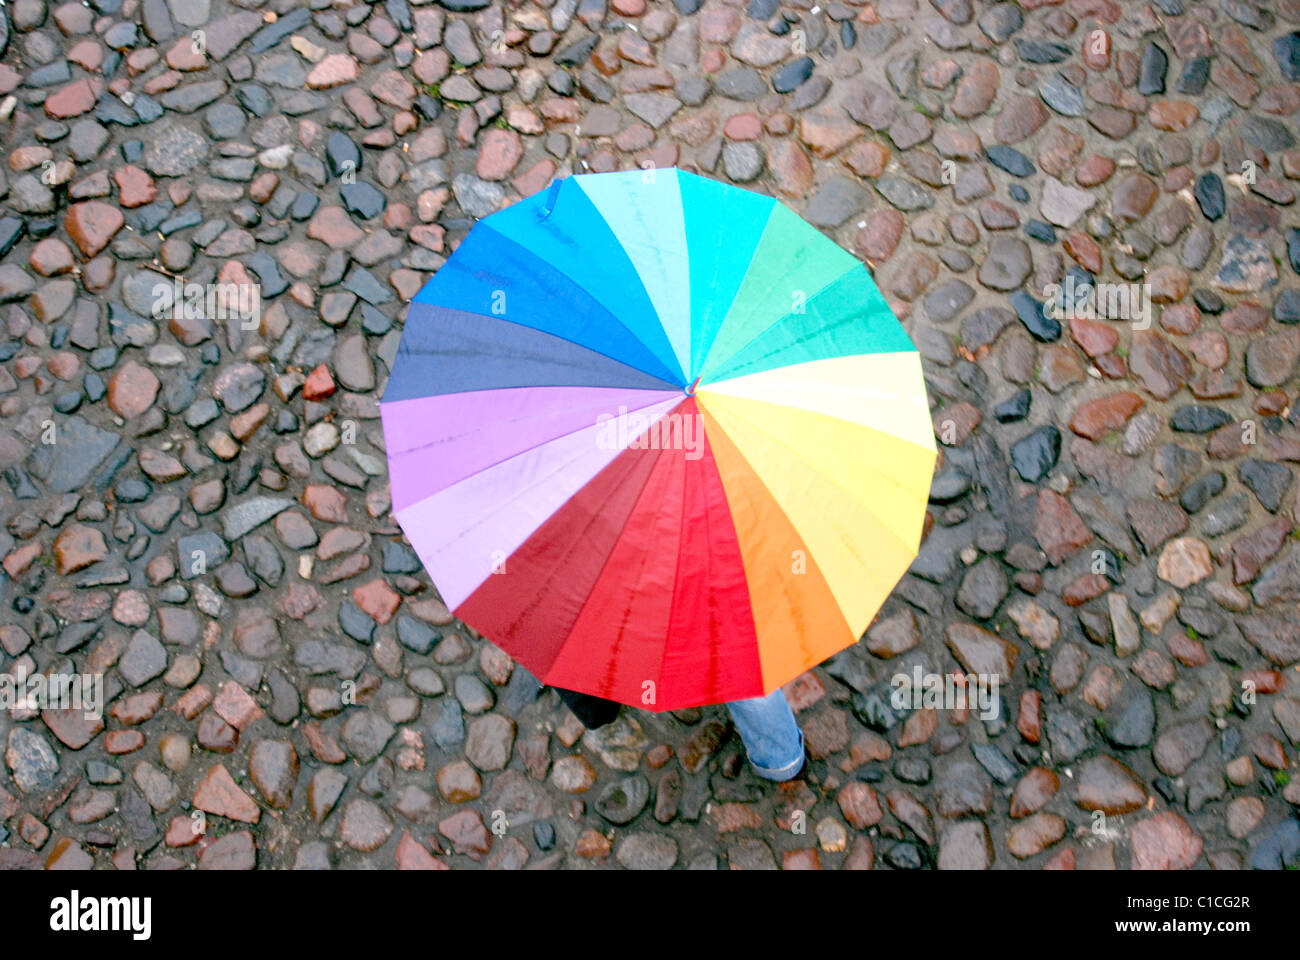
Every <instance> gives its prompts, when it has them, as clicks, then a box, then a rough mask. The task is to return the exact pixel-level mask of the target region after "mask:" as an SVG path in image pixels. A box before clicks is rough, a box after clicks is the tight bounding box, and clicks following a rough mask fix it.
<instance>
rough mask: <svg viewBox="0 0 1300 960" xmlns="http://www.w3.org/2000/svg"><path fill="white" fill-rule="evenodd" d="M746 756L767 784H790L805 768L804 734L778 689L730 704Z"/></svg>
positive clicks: (732, 717) (783, 695)
mask: <svg viewBox="0 0 1300 960" xmlns="http://www.w3.org/2000/svg"><path fill="white" fill-rule="evenodd" d="M727 709H728V710H730V711H731V719H732V720H733V721H735V724H736V730H737V732H739V733H740V739H741V740H743V741H744V743H745V753H747V754H748V755H749V762H750V763H752V764H753V765H754V769H755V771H756V772H757V773H758V775H759V776H760V777H762V778H764V779H765V780H776V781H778V782H780V781H783V780H790V779H793V778H794V777H796V776H798V774H799V771H800V770H801V769H802V768H803V758H804V750H803V731H802V730H800V729H799V724H798V722H797V721H796V720H795V718H794V711H793V710H791V709H790V704H789V703H788V702H787V701H786V699H785V694H784V693H782V692H781V690H780V689H779V688H778V689H776V690H773V691H772V693H771V694H769V695H768V696H766V697H755V698H754V699H752V700H733V701H731V702H730V703H728V704H727Z"/></svg>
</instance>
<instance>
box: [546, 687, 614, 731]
mask: <svg viewBox="0 0 1300 960" xmlns="http://www.w3.org/2000/svg"><path fill="white" fill-rule="evenodd" d="M555 692H556V693H558V694H559V695H560V699H561V700H563V701H564V705H565V706H566V707H568V708H569V709H570V710H572V711H573V715H574V716H575V717H577V718H578V719H579V720H581V721H582V725H583V726H584V727H586V728H587V729H588V730H595V729H597V728H599V727H603V726H605V724H607V723H613V722H614V721H615V720H616V719H617V718H618V712H619V710H620V708H621V707H622V704H620V703H615V702H614V701H613V700H603V699H601V698H600V697H593V696H591V695H590V694H586V693H578V691H576V690H565V689H564V688H563V687H556V688H555Z"/></svg>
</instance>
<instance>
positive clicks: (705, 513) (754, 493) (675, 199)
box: [380, 169, 935, 710]
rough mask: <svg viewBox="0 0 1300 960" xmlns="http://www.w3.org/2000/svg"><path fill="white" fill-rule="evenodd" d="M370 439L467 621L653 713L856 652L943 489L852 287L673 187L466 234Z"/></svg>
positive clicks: (725, 211)
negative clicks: (932, 492)
mask: <svg viewBox="0 0 1300 960" xmlns="http://www.w3.org/2000/svg"><path fill="white" fill-rule="evenodd" d="M380 412H381V415H382V417H383V425H384V435H385V439H386V442H387V447H388V461H389V471H390V478H391V488H392V502H393V512H394V514H395V515H396V517H397V521H398V523H399V524H400V525H401V528H402V530H403V531H404V532H405V533H406V536H407V538H408V539H409V540H410V541H411V545H412V546H413V547H414V549H415V551H416V553H417V554H418V555H419V557H420V559H421V561H423V563H424V566H425V569H426V570H428V572H429V574H430V576H431V577H432V578H433V581H434V583H435V585H436V586H437V588H438V591H439V593H440V594H441V595H442V598H443V600H444V602H445V603H446V604H447V606H448V607H449V608H450V609H451V610H452V611H453V612H454V613H455V615H456V616H457V617H458V618H459V619H460V620H462V621H463V622H464V623H466V624H468V625H469V626H470V627H472V628H473V629H475V630H476V631H478V632H479V633H480V634H482V635H483V636H485V637H487V638H488V639H490V640H492V641H493V642H495V643H496V644H498V645H499V646H501V647H502V648H503V649H505V650H506V651H507V652H508V653H510V654H511V655H513V656H514V657H515V658H516V659H517V660H518V661H519V662H520V663H522V664H523V665H524V666H525V667H526V668H528V669H529V670H530V671H532V672H533V673H534V674H535V675H536V676H537V677H538V678H540V679H541V680H542V681H543V682H544V683H548V684H551V685H554V686H558V687H565V688H568V689H572V690H578V691H581V692H583V693H589V694H592V695H595V696H599V697H605V698H607V699H611V700H617V701H620V702H623V703H629V704H636V705H639V706H645V707H648V708H650V709H654V710H674V709H680V708H683V707H688V706H697V705H701V704H706V703H721V702H725V701H728V700H736V699H742V698H746V697H757V696H763V695H766V694H768V693H770V692H771V691H772V690H774V689H775V688H776V687H778V686H781V685H783V684H785V683H787V682H789V681H790V680H792V679H793V678H794V677H796V676H798V675H799V674H800V673H802V672H803V671H805V670H807V669H809V668H810V667H812V666H813V665H815V664H817V663H820V662H821V661H822V660H825V659H826V658H827V657H829V656H831V655H832V654H834V653H836V652H838V651H839V650H842V649H844V648H845V647H847V646H849V645H851V644H853V643H854V642H856V641H857V640H858V638H859V637H860V636H861V635H862V633H863V631H864V630H865V629H866V628H867V626H868V625H869V624H870V622H871V619H872V617H873V616H874V615H875V613H876V611H877V610H878V609H879V608H880V605H881V604H882V603H883V602H884V600H885V598H886V596H887V595H888V594H889V592H890V590H892V589H893V587H894V585H895V584H896V583H897V582H898V579H899V577H901V576H902V574H903V572H904V571H905V570H906V569H907V568H908V566H909V565H910V563H911V561H912V559H913V558H914V557H915V555H916V551H917V547H918V545H919V541H920V536H921V526H922V521H923V518H924V514H925V507H926V501H927V497H928V492H929V488H930V478H931V474H932V472H933V469H934V461H935V446H934V435H933V430H932V426H931V423H930V415H929V407H928V404H927V401H926V394H925V386H924V382H923V380H922V376H921V362H920V356H919V354H918V353H917V351H916V348H915V347H914V346H913V345H912V343H911V341H910V340H909V339H908V337H907V334H906V333H905V332H904V331H903V328H902V327H901V326H900V325H899V323H898V321H897V320H896V319H895V317H894V315H893V313H892V312H891V311H890V309H889V307H888V305H887V304H886V303H885V301H884V299H883V298H882V297H881V295H880V292H879V291H878V290H877V289H876V286H875V284H874V283H873V282H872V280H871V276H870V275H869V274H868V272H867V269H866V268H865V267H864V266H863V264H862V263H860V262H859V261H858V260H856V259H855V258H854V257H852V256H850V255H849V254H848V253H846V252H844V251H843V250H842V249H840V248H839V247H838V246H836V245H835V244H834V243H833V242H831V241H830V240H828V239H827V238H826V237H825V236H823V235H822V234H821V233H820V232H818V231H817V230H816V229H814V228H813V227H811V226H809V225H808V224H807V223H805V222H804V221H803V220H801V219H800V218H799V217H798V216H796V215H795V214H794V213H792V212H791V211H790V210H789V209H788V208H787V207H785V206H784V205H783V204H781V203H778V202H776V201H775V200H773V199H772V198H771V197H766V196H762V195H760V194H756V193H752V192H750V191H747V190H741V189H738V188H736V187H731V186H727V185H725V184H720V183H716V182H714V181H712V180H707V179H704V178H702V177H698V176H695V175H693V174H689V173H685V172H683V171H679V170H672V169H669V170H657V171H633V172H616V173H603V174H591V175H584V176H576V177H570V178H567V179H563V180H557V181H555V182H553V183H552V184H551V186H550V187H549V189H547V190H546V191H544V192H542V193H539V194H536V195H534V196H533V197H530V198H528V199H525V200H522V201H520V202H519V203H516V204H514V205H513V206H510V207H508V208H506V209H504V210H501V211H498V212H497V213H494V214H492V215H490V216H488V217H485V218H484V219H483V220H481V221H479V222H478V223H477V224H476V225H475V226H474V228H473V229H472V230H471V231H470V232H469V234H468V235H467V236H466V237H465V239H464V240H463V241H462V242H461V244H460V246H459V247H458V248H457V249H456V252H455V254H454V255H453V256H452V257H451V258H450V259H449V260H448V261H447V262H446V264H445V265H444V266H443V267H442V268H441V269H440V270H439V271H438V272H437V274H436V275H435V276H434V277H433V279H432V280H430V281H429V282H428V283H427V284H426V285H425V286H424V288H423V289H422V290H421V291H420V292H419V293H418V294H416V296H415V299H414V300H413V301H412V302H411V305H410V310H409V312H408V314H407V318H406V326H405V330H404V332H403V335H402V342H401V346H400V348H399V350H398V353H397V359H396V361H395V363H394V367H393V372H392V376H391V377H390V378H389V381H388V385H387V387H386V389H385V391H384V397H383V402H382V404H381V406H380Z"/></svg>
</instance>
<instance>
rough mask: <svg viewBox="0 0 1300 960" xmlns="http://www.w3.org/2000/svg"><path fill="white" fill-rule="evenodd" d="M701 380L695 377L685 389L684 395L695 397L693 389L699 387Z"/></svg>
mask: <svg viewBox="0 0 1300 960" xmlns="http://www.w3.org/2000/svg"><path fill="white" fill-rule="evenodd" d="M701 379H702V378H701V377H696V378H695V380H694V381H693V382H692V383H691V385H690V386H689V387H687V388H686V395H687V396H688V397H693V396H695V388H696V387H698V386H699V385H700V380H701Z"/></svg>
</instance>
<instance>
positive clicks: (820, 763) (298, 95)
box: [0, 0, 1300, 869]
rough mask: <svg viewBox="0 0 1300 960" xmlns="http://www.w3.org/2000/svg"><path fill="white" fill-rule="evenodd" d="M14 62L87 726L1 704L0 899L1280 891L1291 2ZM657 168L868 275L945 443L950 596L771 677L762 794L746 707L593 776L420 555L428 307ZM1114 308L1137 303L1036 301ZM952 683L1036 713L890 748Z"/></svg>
mask: <svg viewBox="0 0 1300 960" xmlns="http://www.w3.org/2000/svg"><path fill="white" fill-rule="evenodd" d="M4 18H5V31H4V32H5V36H4V38H3V43H4V53H3V57H2V58H0V98H2V99H3V106H0V118H2V119H3V124H4V129H5V149H6V151H7V154H8V164H7V169H4V170H3V173H2V174H0V201H2V205H3V210H0V251H2V259H0V303H2V304H3V306H0V470H3V474H4V481H5V482H4V483H3V484H0V520H2V521H3V526H2V528H0V557H3V578H2V579H0V596H2V599H3V614H2V615H0V622H2V623H3V625H0V669H3V671H5V672H6V673H9V674H16V673H17V672H18V671H20V670H22V669H26V670H28V671H47V670H51V669H52V670H55V671H57V672H60V673H64V674H67V673H84V674H102V675H104V676H105V678H106V679H105V690H104V693H105V696H106V697H107V698H108V709H107V710H106V712H105V714H104V716H103V718H102V719H87V718H86V716H85V715H84V714H83V713H82V712H79V711H45V712H38V711H36V710H33V709H26V708H19V709H10V710H5V711H2V712H0V744H3V749H4V764H3V766H2V767H0V866H3V867H7V868H23V867H35V868H40V867H47V868H56V867H57V868H67V867H89V866H92V865H93V866H96V867H106V868H112V867H118V868H128V869H129V868H131V867H133V866H134V867H138V868H143V869H176V868H187V867H193V866H196V865H197V866H198V867H200V868H248V867H253V866H257V867H263V868H269V867H301V868H325V867H336V868H356V867H390V866H393V865H396V866H399V867H404V868H434V869H444V868H472V867H490V868H506V867H510V868H517V867H521V866H526V867H528V868H560V867H563V868H575V867H576V868H584V867H610V868H618V867H620V866H621V867H629V868H636V867H647V866H649V867H666V866H670V865H675V866H677V867H691V868H706V869H708V868H715V867H717V868H726V867H731V868H761V867H785V868H809V867H812V868H816V867H818V866H820V867H823V868H854V869H863V868H876V869H915V868H935V867H939V868H951V867H970V868H985V867H987V868H993V869H1070V868H1077V869H1098V868H1120V869H1125V868H1129V867H1135V868H1138V867H1140V868H1152V867H1154V868H1165V867H1173V868H1180V867H1195V868H1207V867H1212V868H1218V869H1225V868H1227V869H1231V868H1239V867H1271V868H1277V867H1280V866H1283V865H1289V866H1292V867H1295V866H1296V865H1297V864H1298V863H1300V821H1298V820H1297V819H1296V807H1297V805H1300V778H1297V777H1296V756H1297V751H1300V692H1298V691H1300V676H1297V670H1298V669H1300V620H1298V619H1297V617H1296V610H1297V602H1298V601H1300V548H1297V546H1296V545H1295V539H1296V533H1297V529H1296V527H1295V518H1294V501H1295V484H1294V483H1293V467H1292V466H1291V464H1293V463H1295V462H1297V461H1300V430H1298V429H1297V426H1298V423H1300V420H1298V418H1300V412H1297V410H1296V409H1295V408H1293V397H1292V395H1293V394H1294V393H1296V391H1297V382H1296V367H1297V358H1298V357H1300V327H1297V326H1296V325H1297V324H1298V323H1300V282H1297V281H1298V278H1297V272H1300V229H1298V227H1297V225H1300V218H1298V217H1297V215H1296V213H1295V203H1294V201H1295V196H1296V188H1297V181H1298V180H1300V149H1297V147H1298V144H1297V138H1296V124H1295V118H1296V115H1297V110H1300V83H1298V81H1300V0H1269V2H1265V3H1252V2H1247V0H1219V2H1206V3H1199V4H1198V3H1194V2H1192V0H1152V2H1151V3H1150V4H1149V5H1148V4H1145V3H1142V2H1138V0H1134V2H1128V3H1122V4H1121V3H1115V2H1111V0H1065V2H1060V0H1057V2H1051V0H1047V2H1044V0H1023V2H1021V3H1020V4H1015V3H996V4H991V3H986V2H983V0H978V2H972V0H879V2H875V3H863V2H854V0H846V2H831V3H829V4H827V5H825V6H813V5H812V2H811V0H798V2H789V3H783V2H782V0H750V2H748V4H745V3H734V2H721V0H707V2H705V3H703V4H701V3H700V0H676V2H675V3H673V4H668V3H662V2H647V0H610V2H609V3H608V4H607V3H606V0H556V2H554V3H553V4H548V3H547V0H530V2H514V0H512V2H509V3H492V4H488V3H487V2H486V0H443V2H441V3H437V4H435V3H417V2H416V0H386V2H383V3H375V4H367V3H363V2H359V0H354V2H347V0H344V2H336V3H333V4H331V3H329V2H328V0H325V2H322V0H314V2H312V3H311V4H310V5H309V6H304V5H302V4H301V3H300V2H299V0H268V2H265V3H258V2H257V0H249V2H247V3H234V4H231V3H227V2H225V0H144V2H139V0H92V2H91V3H90V4H88V5H87V4H82V3H77V2H67V3H63V4H58V3H55V2H51V3H49V4H46V3H43V2H40V0H10V2H9V4H8V6H7V7H6V8H4ZM196 31H197V32H196ZM673 164H676V165H679V166H680V167H682V168H683V169H687V170H694V171H698V172H702V173H706V174H708V175H711V176H714V177H717V178H720V179H723V180H727V181H731V182H736V183H741V184H745V185H747V186H748V187H749V188H751V189H755V190H759V191H763V192H766V193H770V194H773V195H776V196H779V197H780V198H782V199H783V200H785V201H786V202H787V203H789V204H790V205H791V207H792V208H793V209H795V210H796V211H797V212H799V213H800V214H802V215H803V216H804V217H806V218H807V219H808V220H810V221H811V222H812V223H814V224H816V225H817V226H819V227H821V228H823V229H824V230H825V231H826V233H827V234H828V235H829V236H832V237H834V238H835V239H836V240H837V241H839V242H840V243H841V244H842V245H844V246H845V247H846V248H847V249H850V250H852V251H854V252H855V253H856V254H858V255H859V256H860V257H862V258H863V259H864V260H865V261H867V262H868V263H869V264H870V265H871V266H872V268H873V269H874V271H875V275H876V277H877V281H878V283H879V285H880V287H881V289H882V291H883V292H884V293H885V295H886V298H887V299H888V300H889V301H890V303H891V305H892V306H893V307H894V309H895V310H896V312H897V313H898V315H899V316H900V317H901V318H902V319H903V322H904V324H905V325H906V327H907V329H908V331H909V333H911V335H912V336H913V338H914V339H915V341H916V343H917V345H918V346H919V348H920V349H921V351H922V353H923V355H924V358H925V363H926V371H927V379H928V383H929V387H930V390H931V394H932V399H933V401H934V403H935V413H934V419H935V427H936V434H937V435H938V436H939V439H940V440H941V451H942V456H941V459H940V464H939V467H938V469H937V472H936V475H935V480H934V485H933V491H932V496H931V501H932V509H931V511H930V522H928V523H927V528H928V530H927V537H926V539H925V542H924V544H923V547H922V551H921V555H920V557H919V558H918V560H917V561H916V563H915V564H914V566H913V568H912V570H911V572H910V573H909V574H908V575H907V576H905V577H904V580H903V582H902V583H901V584H900V585H899V587H898V589H897V590H896V591H895V593H894V596H893V597H892V598H891V599H890V600H889V602H888V603H887V604H886V606H885V608H884V609H883V610H882V612H881V615H880V617H879V618H878V620H877V621H876V623H875V624H874V625H873V626H872V627H871V629H870V630H869V632H868V635H867V637H866V639H865V640H864V642H863V643H860V644H859V645H858V646H857V647H855V648H853V649H852V650H849V651H847V652H846V653H844V654H841V655H840V656H839V657H837V658H836V659H835V660H833V661H831V662H830V663H828V664H825V665H823V666H821V667H819V668H817V669H816V670H814V671H812V672H811V673H809V674H806V675H805V676H804V677H802V678H800V679H799V680H798V681H796V682H795V683H794V684H792V685H791V687H790V688H789V693H790V696H791V699H792V700H793V702H794V703H795V704H796V706H797V708H798V710H799V716H800V719H801V722H802V724H803V726H804V729H805V731H806V734H807V739H808V744H809V750H810V753H811V756H812V758H813V762H812V763H811V766H810V770H809V772H808V774H807V776H806V777H804V778H803V779H800V780H798V781H796V782H794V783H793V784H789V785H785V786H782V787H777V786H773V785H771V784H767V783H765V782H763V781H760V780H758V779H756V778H755V777H754V776H753V774H752V773H751V772H750V771H749V770H748V769H747V768H746V765H745V763H744V755H743V751H742V749H741V746H740V744H739V743H738V741H737V738H736V737H735V735H734V733H733V732H732V731H731V730H730V728H729V726H728V724H727V721H726V712H725V710H723V709H722V708H717V707H712V708H708V709H704V710H688V711H683V712H679V713H676V714H672V715H652V714H648V713H644V712H639V711H630V710H629V711H625V712H624V716H623V718H622V719H621V720H620V721H619V722H618V723H617V724H616V725H614V726H613V727H610V728H606V729H604V730H602V731H599V732H598V733H586V734H585V735H584V731H583V730H582V728H581V727H580V726H579V725H578V724H577V723H576V721H575V719H574V718H573V717H572V715H570V714H569V713H568V712H567V711H566V710H565V709H564V708H563V707H562V706H561V705H560V703H559V701H558V698H557V696H556V694H555V693H554V691H551V690H549V689H548V690H544V691H541V692H540V694H539V691H538V688H537V686H536V684H535V682H534V681H533V680H532V678H531V677H529V676H528V675H527V674H526V673H525V672H524V671H523V670H522V669H512V663H511V662H510V660H509V658H508V657H506V656H505V655H504V654H503V653H502V652H501V651H499V650H497V649H496V648H494V647H493V646H492V645H491V644H489V643H486V642H484V641H483V640H481V639H480V638H478V637H477V636H476V635H474V634H473V633H472V632H471V631H470V630H468V629H466V628H465V627H464V626H463V625H462V624H459V623H456V622H454V621H453V619H452V617H451V616H450V615H449V614H448V612H447V610H446V608H445V607H444V606H443V605H442V603H441V602H440V601H439V600H438V599H437V597H436V594H435V593H434V591H433V590H432V589H431V586H430V584H429V581H428V578H427V576H426V575H425V574H424V573H423V572H422V570H421V569H420V564H419V562H418V560H417V559H416V557H415V556H414V554H413V553H412V552H411V550H410V549H409V547H407V546H406V545H405V543H404V541H403V539H402V537H401V534H400V532H399V531H398V529H397V527H396V526H395V524H394V521H393V517H392V515H391V513H390V510H389V498H388V493H387V487H386V477H385V471H386V467H385V456H384V446H383V437H382V432H381V429H380V423H379V420H378V418H377V417H378V398H379V397H380V395H381V393H382V390H383V385H384V381H385V378H386V376H387V372H388V368H389V365H390V364H391V362H392V359H393V356H394V353H395V351H396V347H397V342H398V340H399V338H400V334H401V328H402V324H401V321H402V317H403V314H404V303H405V301H407V300H408V299H409V298H410V297H411V296H412V295H413V294H414V293H415V292H416V291H417V290H418V289H419V287H420V286H421V285H422V283H423V282H424V281H425V280H427V279H428V277H429V276H430V275H431V273H432V272H433V271H434V270H436V269H437V268H438V266H439V265H440V264H441V263H442V262H443V260H444V258H445V257H446V256H447V255H448V253H449V251H450V250H451V249H452V248H454V247H455V245H456V243H457V242H458V241H459V240H460V239H461V238H462V237H463V236H464V235H465V234H466V232H467V230H468V229H469V227H470V226H471V224H472V223H473V221H474V218H476V217H481V216H484V215H486V214H488V213H490V212H491V211H493V210H495V209H497V208H498V207H500V206H501V205H503V204H506V203H509V202H512V201H513V200H516V199H518V198H519V197H520V196H523V195H527V194H530V193H533V192H535V191H537V190H539V189H541V188H543V187H544V186H545V185H546V184H547V183H548V182H549V181H550V180H551V178H552V177H554V176H562V175H567V174H569V173H574V172H584V171H602V170H612V169H617V168H632V167H635V166H638V165H641V166H645V165H655V166H660V167H663V166H669V165H673ZM172 278H183V279H184V281H185V282H186V283H198V284H212V283H214V282H220V283H232V284H248V283H257V284H260V288H261V294H262V297H263V300H262V301H261V305H260V314H258V315H256V316H255V317H254V319H253V320H252V322H248V323H245V322H243V320H242V319H241V318H240V317H238V316H232V315H230V314H229V312H226V311H220V310H215V309H214V310H211V311H208V312H206V315H204V311H200V310H196V309H181V308H178V309H176V310H175V311H174V315H170V316H169V314H167V313H164V314H158V313H156V312H155V311H154V307H155V306H156V305H157V304H158V302H159V301H158V297H159V294H158V292H157V291H156V289H155V288H156V286H157V284H158V283H159V281H160V280H162V281H163V282H167V283H170V282H171V280H172ZM1094 278H1095V279H1096V280H1097V281H1099V282H1105V283H1113V284H1118V283H1130V282H1132V283H1140V284H1146V285H1147V286H1146V287H1139V288H1137V290H1138V291H1139V292H1141V291H1143V290H1145V291H1146V292H1149V294H1150V302H1149V303H1147V302H1146V301H1145V300H1142V299H1139V301H1135V303H1143V304H1145V305H1146V306H1147V307H1149V308H1150V313H1149V314H1146V315H1145V316H1142V317H1139V318H1137V319H1135V320H1134V319H1130V320H1127V321H1126V320H1123V319H1118V320H1117V319H1109V318H1106V317H1103V318H1101V319H1096V318H1090V317H1088V316H1086V315H1085V314H1086V311H1084V310H1082V309H1080V310H1076V311H1074V313H1075V315H1074V316H1073V317H1072V318H1067V319H1061V318H1060V317H1058V316H1057V315H1056V312H1055V311H1049V310H1046V309H1045V308H1044V297H1045V294H1046V293H1047V292H1048V289H1047V288H1048V285H1049V284H1062V283H1063V284H1065V285H1066V286H1067V290H1068V286H1069V284H1070V283H1077V284H1079V285H1082V284H1083V283H1084V282H1090V281H1091V280H1093V279H1094ZM1124 289H1127V288H1124ZM181 293H182V300H185V298H186V296H187V295H186V294H185V292H184V290H183V289H182V291H181ZM218 306H219V305H218ZM918 666H919V667H920V668H922V669H923V670H924V671H927V672H946V671H952V670H961V671H972V672H982V673H997V674H999V675H1000V676H1001V677H1002V678H1004V681H1005V682H1004V683H1003V684H1002V686H1001V689H1000V694H1001V706H1002V709H1001V710H1000V711H998V712H997V716H996V717H992V718H990V719H987V720H982V719H980V717H979V716H977V715H973V714H971V713H968V712H965V711H949V710H944V711H937V710H934V709H920V710H915V711H912V710H898V709H896V708H895V707H893V706H892V705H891V704H890V702H889V697H888V695H889V692H890V687H889V679H890V677H891V676H893V675H895V674H896V673H900V672H901V673H911V672H912V670H913V669H914V668H915V667H918Z"/></svg>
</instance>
